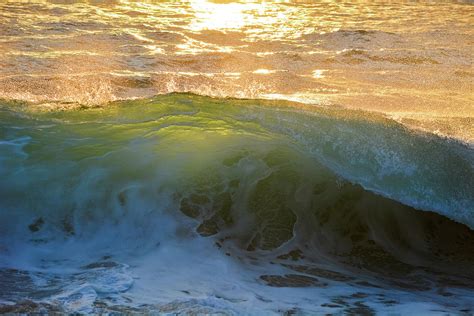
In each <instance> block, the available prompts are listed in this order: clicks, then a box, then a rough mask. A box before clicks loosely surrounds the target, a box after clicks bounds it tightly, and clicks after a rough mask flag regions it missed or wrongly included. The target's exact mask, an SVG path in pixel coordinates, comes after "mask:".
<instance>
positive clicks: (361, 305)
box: [0, 94, 474, 314]
mask: <svg viewBox="0 0 474 316" xmlns="http://www.w3.org/2000/svg"><path fill="white" fill-rule="evenodd" d="M0 121H1V122H2V123H1V125H0V162H1V163H0V210H1V212H0V264H1V267H2V269H1V270H0V277H1V278H2V280H3V281H4V284H9V285H10V286H9V287H8V289H6V288H5V287H3V286H2V287H1V289H0V303H1V304H3V305H1V307H0V311H41V310H49V311H55V310H57V311H68V312H71V311H79V312H100V311H121V312H133V311H140V312H144V311H150V312H164V313H165V312H176V311H178V312H179V311H180V312H201V313H214V312H216V313H217V312H223V313H228V314H232V313H234V312H235V313H243V312H247V313H260V314H261V313H267V314H271V313H281V312H284V311H288V312H301V313H303V314H304V313H315V312H318V313H321V312H336V311H344V312H348V313H351V312H352V313H363V312H367V313H371V312H376V311H382V312H390V311H403V310H404V308H406V310H410V311H414V310H419V311H420V312H421V311H424V312H427V311H430V312H436V311H438V312H440V313H445V312H455V313H459V312H462V311H464V312H469V311H472V308H473V306H472V301H471V300H470V297H472V293H473V291H474V289H473V287H472V284H473V282H472V281H473V279H474V270H473V267H474V265H473V263H474V256H473V254H472V247H473V246H474V232H473V231H472V230H470V229H469V228H471V229H472V228H473V227H474V192H473V191H472V188H473V187H474V171H473V168H474V152H473V150H472V148H471V147H468V146H465V145H462V144H460V143H457V142H450V141H446V139H442V138H439V137H437V136H433V135H432V134H424V133H414V132H412V131H409V130H407V129H406V128H404V127H403V126H402V125H400V124H398V123H396V122H394V121H391V120H388V119H386V118H383V117H380V116H377V115H374V114H370V113H367V112H360V111H351V110H344V109H330V108H324V109H317V110H315V109H314V108H312V107H311V108H310V107H306V106H302V105H298V104H292V103H288V102H283V101H279V102H277V101H255V100H234V99H211V98H208V97H201V96H196V95H189V94H171V95H166V96H159V97H155V98H152V99H144V100H137V101H123V102H116V103H113V104H109V105H108V106H106V107H102V108H94V109H83V110H76V111H59V112H58V111H53V112H45V111H36V110H32V108H31V106H30V105H28V104H22V103H11V102H3V103H2V106H1V107H0ZM282 287H283V288H284V289H282ZM25 298H27V299H28V301H22V300H23V299H25ZM433 302H436V303H433Z"/></svg>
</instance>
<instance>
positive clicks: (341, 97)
mask: <svg viewBox="0 0 474 316" xmlns="http://www.w3.org/2000/svg"><path fill="white" fill-rule="evenodd" d="M473 8H474V7H473V6H472V4H470V3H469V2H449V1H446V2H440V3H436V2H427V3H418V2H403V3H397V2H389V3H385V2H350V1H337V2H336V1H322V2H318V3H315V2H311V1H298V2H292V1H269V2H264V3H256V2H211V1H199V0H198V1H189V2H175V1H171V2H153V1H140V2H138V1H87V2H76V1H31V2H23V1H22V2H16V1H5V0H3V1H0V54H1V56H2V59H1V60H0V97H3V98H7V99H20V100H28V101H33V102H40V103H44V102H51V101H59V102H78V103H81V104H89V105H90V104H95V105H97V104H104V103H106V102H107V101H111V100H117V99H130V98H141V97H149V96H153V95H156V94H161V93H169V92H193V93H197V94H202V95H210V96H218V97H227V96H231V97H241V98H272V99H274V98H277V99H280V98H281V99H291V100H298V101H303V102H307V103H311V104H319V105H321V104H323V105H330V106H343V107H349V108H363V109H366V110H371V111H378V112H382V113H385V114H387V115H389V116H390V117H393V118H395V119H397V120H399V121H402V122H403V123H404V124H406V125H409V126H412V127H417V128H422V129H425V130H429V131H431V132H435V133H438V134H442V135H449V136H451V137H454V138H456V139H460V140H463V141H465V142H469V143H472V139H473V138H474V128H473V126H474V124H473V117H474V106H473V103H474V100H473V92H472V91H473V90H472V85H473V75H474V73H473V71H472V62H473V50H472V45H473V40H474V38H473V35H474V31H473V27H472V15H473V13H474V9H473ZM56 106H57V105H56Z"/></svg>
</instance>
